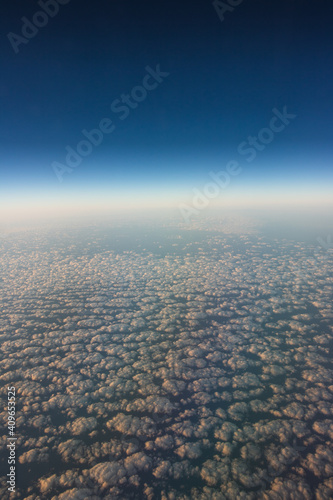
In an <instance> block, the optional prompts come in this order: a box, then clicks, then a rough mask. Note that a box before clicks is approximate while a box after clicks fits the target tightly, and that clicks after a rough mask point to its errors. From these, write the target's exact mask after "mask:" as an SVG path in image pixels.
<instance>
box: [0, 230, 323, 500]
mask: <svg viewBox="0 0 333 500" xmlns="http://www.w3.org/2000/svg"><path fill="white" fill-rule="evenodd" d="M247 228H248V230H247V231H245V228H243V229H242V230H238V231H237V233H239V234H236V232H234V233H233V232H232V231H231V232H230V231H223V230H220V231H219V232H216V231H215V233H213V232H210V231H207V232H205V231H201V229H200V227H198V228H196V229H195V231H194V230H193V231H191V230H182V229H180V228H178V229H177V228H174V229H173V230H171V229H170V228H164V229H163V230H162V229H161V231H160V236H156V235H153V236H151V238H150V240H149V244H146V245H145V244H144V241H145V234H142V235H141V237H140V236H138V233H140V231H138V233H135V234H136V236H135V237H134V236H133V235H132V237H131V232H130V229H128V230H127V231H128V234H129V236H128V234H127V233H126V230H124V231H123V232H121V231H120V230H119V228H118V230H117V231H115V232H112V231H111V232H110V234H109V237H108V238H109V239H103V238H100V237H99V235H98V234H97V233H94V230H91V231H90V232H89V233H83V232H80V231H79V230H77V231H74V230H73V231H71V232H69V231H67V232H62V231H60V230H57V231H53V232H48V231H46V230H44V231H40V232H30V233H16V234H12V235H10V236H8V237H7V238H6V239H4V240H3V241H2V242H1V244H2V250H1V262H2V264H1V284H2V286H1V292H0V296H1V303H2V308H1V316H0V324H1V352H2V356H1V388H2V396H3V398H4V399H3V404H2V406H1V408H2V421H3V422H4V426H5V420H6V416H7V415H6V411H5V407H6V399H5V398H6V392H5V391H6V390H7V385H11V386H12V385H15V387H16V390H17V394H18V396H17V405H18V408H17V410H18V411H17V429H16V432H17V437H18V441H17V457H18V462H19V463H18V472H17V494H16V495H15V496H12V497H9V496H8V491H7V486H6V477H5V474H6V472H4V473H3V475H2V477H1V491H0V496H1V498H4V499H6V498H21V499H26V500H28V499H29V500H33V499H36V500H37V499H53V500H67V499H68V500H69V499H73V500H74V499H75V500H81V499H82V500H83V499H101V498H103V499H104V498H105V499H110V500H111V499H125V498H126V499H127V498H128V499H131V498H132V499H148V500H153V499H163V500H173V499H184V500H185V499H186V500H190V499H207V500H208V499H230V500H231V499H249V500H250V499H253V500H255V499H257V498H259V499H260V498H262V499H276V500H278V499H294V500H298V499H299V500H304V499H305V500H307V499H312V498H314V499H316V500H324V499H330V498H332V497H333V450H332V438H333V421H332V415H333V404H332V401H333V366H332V361H331V349H332V328H331V326H330V325H331V319H332V316H331V287H330V280H331V266H330V261H329V259H326V258H325V255H324V254H323V253H320V252H318V255H317V257H316V259H314V251H315V249H314V248H312V249H311V248H309V247H308V246H305V245H302V244H301V243H296V242H292V241H287V240H274V239H270V240H268V239H265V237H263V236H261V235H260V234H256V233H255V231H252V228H251V229H249V225H247ZM119 231H120V232H119ZM226 233H229V234H226ZM126 238H127V239H126ZM128 238H129V239H128ZM131 238H132V239H131ZM129 242H130V244H129ZM300 264H301V271H300ZM6 444H7V443H6V436H5V435H4V436H3V437H2V440H1V456H2V457H4V462H3V465H4V467H2V470H3V471H6V468H7V464H6Z"/></svg>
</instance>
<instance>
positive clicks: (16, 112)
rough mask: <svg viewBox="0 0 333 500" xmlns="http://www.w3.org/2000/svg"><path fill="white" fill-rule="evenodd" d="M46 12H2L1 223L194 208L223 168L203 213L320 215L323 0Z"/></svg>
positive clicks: (24, 7) (325, 159)
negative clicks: (263, 209) (223, 179)
mask: <svg viewBox="0 0 333 500" xmlns="http://www.w3.org/2000/svg"><path fill="white" fill-rule="evenodd" d="M54 1H55V0H54ZM54 1H52V2H50V4H48V2H46V1H45V2H43V0H41V1H40V2H39V3H38V2H35V1H26V0H24V1H23V0H17V1H16V2H15V3H13V2H11V3H6V5H3V6H1V12H0V13H1V15H0V30H1V36H2V44H1V55H0V57H1V61H0V62H1V65H2V67H3V68H5V71H4V72H3V73H2V75H1V79H0V100H1V101H0V102H1V118H0V137H1V139H0V158H1V167H0V168H1V193H0V195H1V211H2V217H3V218H5V219H6V220H7V219H8V220H10V219H11V218H13V219H14V218H15V217H16V218H24V217H25V218H29V217H35V216H37V215H42V214H43V215H46V216H48V215H50V214H51V213H60V212H64V213H65V214H66V213H68V212H69V211H71V213H74V212H78V213H80V212H82V211H84V210H89V211H94V210H102V211H103V210H109V209H112V210H115V211H117V210H119V209H120V208H131V209H138V208H148V209H151V208H154V209H155V208H165V207H169V206H172V207H179V206H180V205H181V204H186V206H187V207H194V196H195V193H196V192H197V191H196V190H199V191H200V192H203V191H204V189H205V187H206V186H207V183H209V182H211V177H210V173H211V172H215V173H216V172H220V171H225V170H226V168H227V165H228V162H230V161H234V162H237V163H238V165H239V169H240V173H239V174H237V175H231V176H230V180H229V183H228V185H227V186H226V187H223V188H222V189H221V190H220V191H219V192H218V193H217V194H216V196H215V198H214V199H210V203H211V204H212V205H213V206H216V207H219V206H220V207H225V206H235V207H238V206H245V207H247V206H248V207H249V206H256V207H257V206H280V207H284V206H304V207H305V206H307V207H309V206H316V207H319V208H320V207H322V208H323V210H327V207H331V205H332V192H331V187H330V185H331V181H332V168H331V164H332V156H333V155H332V138H331V133H332V132H331V131H332V127H331V120H332V101H333V96H332V90H331V89H332V80H333V74H332V72H333V68H332V64H331V53H332V45H333V43H332V42H333V40H332V37H333V34H332V30H331V25H332V14H333V6H332V3H331V2H330V1H329V0H319V1H318V2H316V3H314V2H304V1H300V0H293V1H290V0H282V1H279V2H267V1H265V0H258V1H256V0H255V1H254V0H252V1H250V0H244V1H240V2H239V4H238V5H237V6H235V7H230V8H229V9H228V10H226V11H225V12H224V13H223V7H221V6H220V7H218V6H214V4H213V3H212V2H210V1H206V0H205V1H204V0H198V1H197V2H189V1H187V0H186V1H183V2H175V1H167V2H166V1H161V2H151V1H150V0H148V1H145V2H143V3H138V2H133V1H132V2H130V1H128V0H122V1H121V2H120V1H119V2H107V1H102V0H95V1H94V2H93V6H92V3H91V2H84V1H79V0H69V1H68V0H61V2H60V1H58V2H57V3H56V4H55V3H54ZM232 3H233V4H234V5H235V4H236V3H237V2H235V1H234V2H231V1H230V4H232ZM44 4H45V5H44ZM51 4H52V5H53V7H52V5H51ZM42 5H44V10H43V8H42ZM48 9H51V11H50V10H49V12H51V14H52V16H51V15H50V16H49V15H48V14H45V13H44V14H40V12H41V11H42V12H45V10H48ZM52 9H54V10H53V11H52ZM38 12H39V14H38ZM31 22H33V23H35V24H39V26H40V27H37V28H36V27H34V25H31V24H30V23H31ZM133 96H134V97H133ZM121 101H123V102H121ZM120 106H122V108H120ZM281 115H282V117H283V118H282V120H281V118H278V117H279V116H281ZM274 117H277V119H276V120H275V121H273V122H272V119H273V118H274ZM288 117H289V118H288ZM291 117H292V118H291ZM272 124H273V125H272ZM101 127H102V129H103V132H96V129H100V130H101ZM272 128H273V129H274V131H272ZM83 130H85V131H86V132H85V133H83ZM92 130H95V132H94V134H93V135H91V134H90V133H91V131H92ZM259 137H260V138H261V139H262V141H261V140H259V139H258V138H259ZM89 138H90V139H89ZM87 139H88V143H87V142H85V143H82V141H87ZM89 140H90V142H89ZM92 141H95V144H91V142H92ZM250 141H255V142H253V143H252V145H249V144H248V143H249V142H250ZM68 148H69V149H68ZM80 148H81V149H80ZM248 148H252V149H251V150H249V149H248ZM69 151H70V152H71V155H70V157H68V152H69ZM78 151H80V152H81V153H82V154H80V155H79V156H78V155H77V154H78ZM245 151H246V153H245ZM73 152H76V156H75V157H73ZM74 154H75V153H74ZM66 157H67V159H66ZM193 190H194V191H193Z"/></svg>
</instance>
